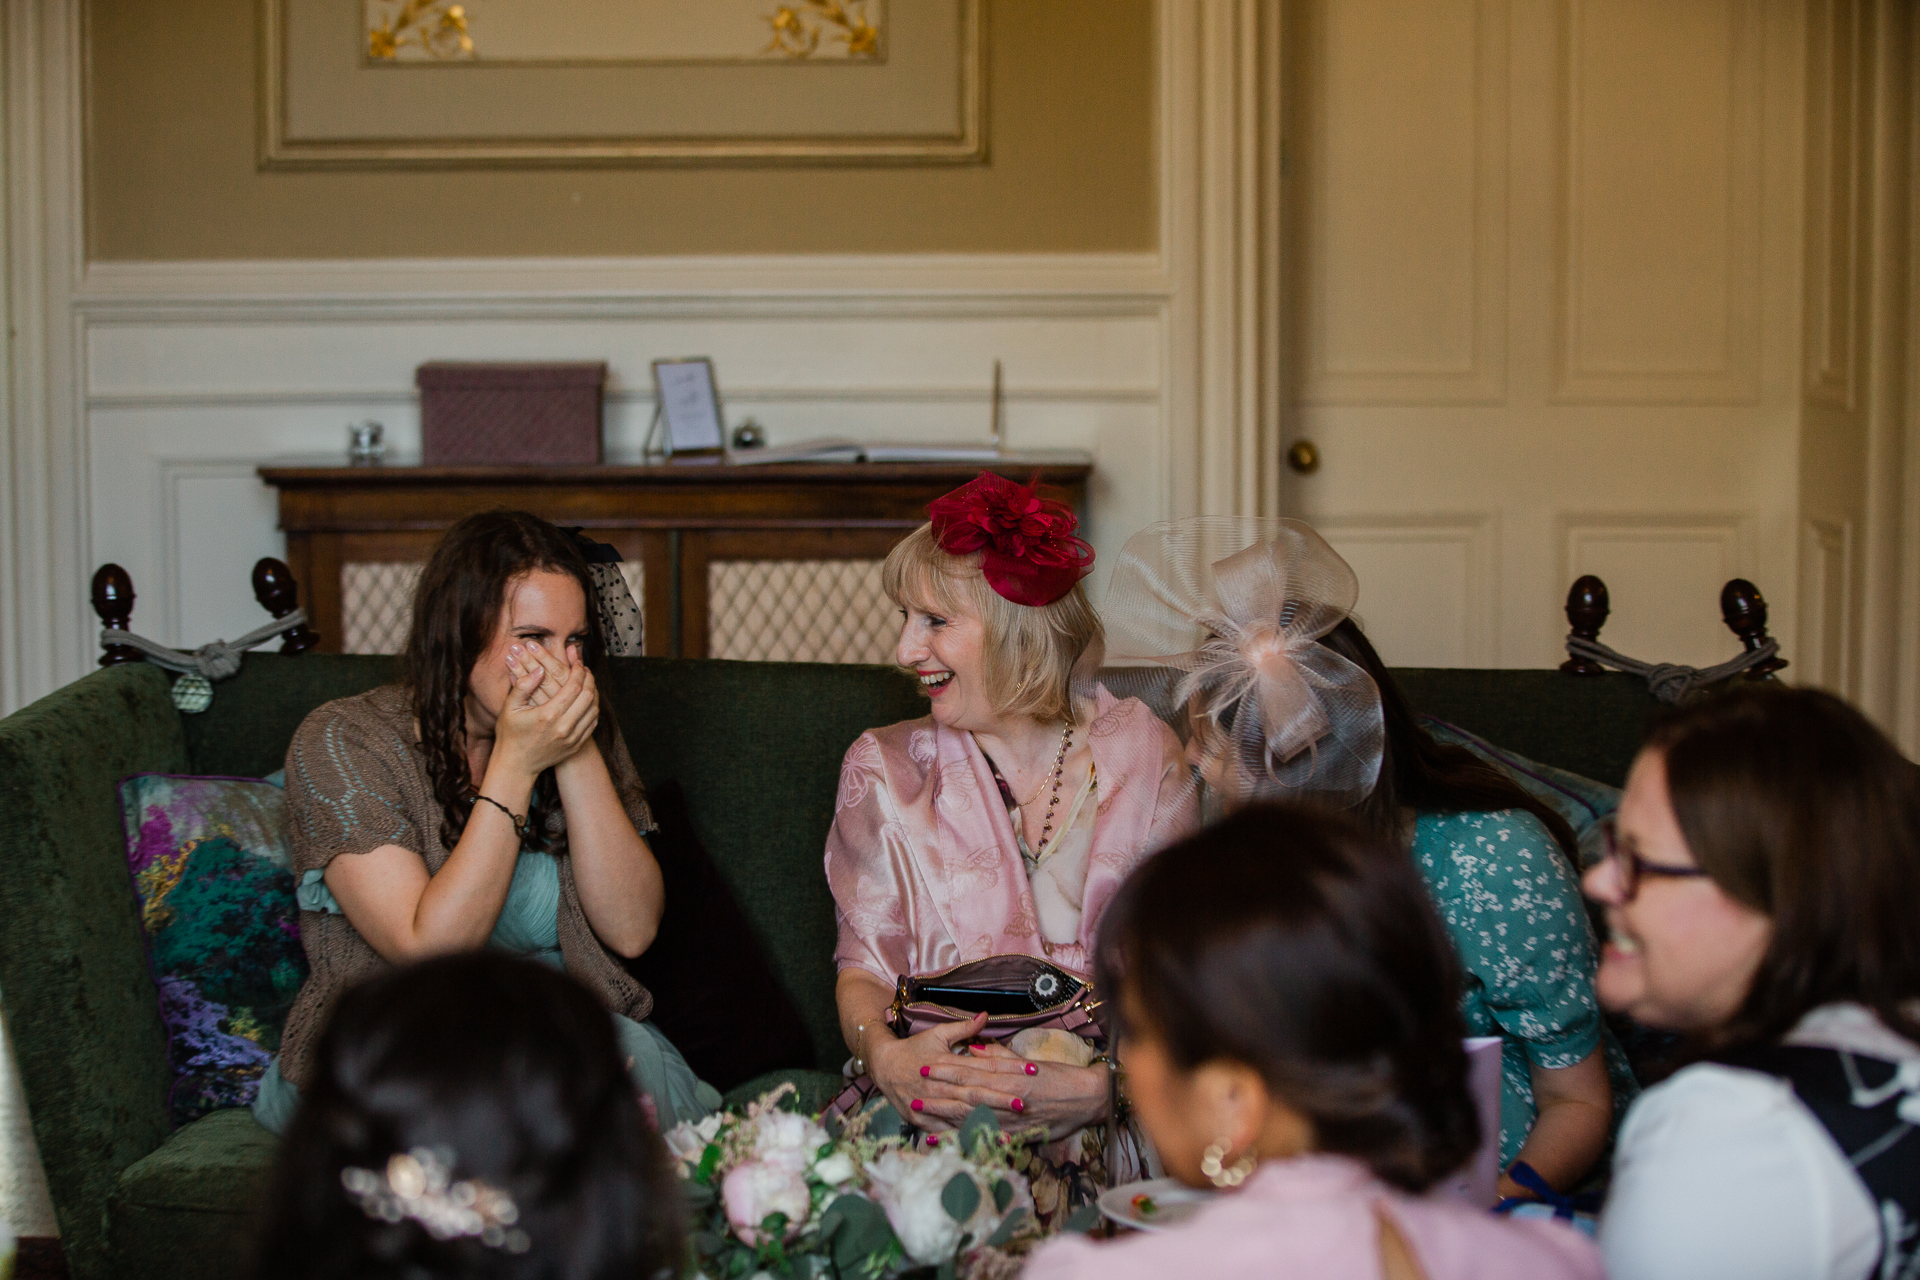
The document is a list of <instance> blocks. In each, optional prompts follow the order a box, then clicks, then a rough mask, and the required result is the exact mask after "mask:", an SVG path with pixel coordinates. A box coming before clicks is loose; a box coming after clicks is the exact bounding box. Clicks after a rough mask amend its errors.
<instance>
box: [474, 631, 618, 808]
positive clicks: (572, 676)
mask: <svg viewBox="0 0 1920 1280" xmlns="http://www.w3.org/2000/svg"><path fill="white" fill-rule="evenodd" d="M507 670H508V671H509V672H510V673H511V674H512V678H513V682H512V684H511V685H510V686H509V688H508V691H507V701H506V705H505V706H504V707H502V708H501V709H500V713H499V717H498V720H497V722H496V724H495V728H494V751H495V752H496V753H507V754H508V757H509V759H510V760H511V761H512V763H513V764H514V765H515V766H516V767H518V768H519V769H523V770H524V771H525V772H526V773H527V774H528V775H529V776H535V777H537V776H538V775H539V774H541V773H543V772H545V771H546V770H548V769H551V768H554V767H556V766H564V765H565V764H566V763H567V762H568V761H571V760H573V759H575V758H577V757H579V756H580V755H581V754H582V749H583V748H586V747H588V746H590V745H591V743H592V742H593V731H594V728H595V727H596V726H597V725H598V724H599V723H600V689H599V686H598V685H597V684H596V683H595V682H594V679H593V673H592V672H591V671H589V670H587V666H586V664H585V663H584V662H582V661H581V660H580V655H579V653H578V652H577V651H576V650H575V649H573V648H572V647H571V646H569V647H568V649H567V654H566V659H565V660H564V661H562V660H561V659H559V658H556V657H555V656H554V655H553V654H550V653H548V652H547V651H546V649H545V647H544V646H542V645H541V643H540V642H539V641H538V640H526V641H523V642H521V643H519V644H515V645H513V646H511V647H510V648H509V649H508V650H507Z"/></svg>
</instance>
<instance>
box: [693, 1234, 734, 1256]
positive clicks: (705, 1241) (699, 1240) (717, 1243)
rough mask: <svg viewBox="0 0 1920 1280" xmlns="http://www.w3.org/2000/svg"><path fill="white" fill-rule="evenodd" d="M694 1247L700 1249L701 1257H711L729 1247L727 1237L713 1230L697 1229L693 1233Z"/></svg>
mask: <svg viewBox="0 0 1920 1280" xmlns="http://www.w3.org/2000/svg"><path fill="white" fill-rule="evenodd" d="M693 1247H694V1248H695V1249H698V1250H699V1251H700V1256H701V1257H703V1258H711V1257H712V1256H713V1255H714V1254H716V1253H719V1252H720V1251H721V1250H722V1249H724V1248H726V1247H727V1241H726V1237H724V1236H721V1235H718V1234H716V1233H715V1232H712V1231H696V1232H694V1233H693Z"/></svg>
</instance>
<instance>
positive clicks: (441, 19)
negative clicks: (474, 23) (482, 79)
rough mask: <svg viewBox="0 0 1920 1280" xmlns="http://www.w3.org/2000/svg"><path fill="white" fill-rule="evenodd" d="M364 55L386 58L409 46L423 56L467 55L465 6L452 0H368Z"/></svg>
mask: <svg viewBox="0 0 1920 1280" xmlns="http://www.w3.org/2000/svg"><path fill="white" fill-rule="evenodd" d="M366 35H367V56H368V57H369V58H378V59H383V60H385V61H388V62H392V61H395V60H397V59H398V58H400V57H401V56H402V54H403V53H405V52H406V50H408V49H409V48H413V49H418V50H419V51H420V53H421V56H423V57H427V58H435V59H444V58H471V57H472V56H473V36H472V34H471V33H469V32H468V30H467V7H466V6H465V5H463V4H455V3H453V0H368V4H367V31H366Z"/></svg>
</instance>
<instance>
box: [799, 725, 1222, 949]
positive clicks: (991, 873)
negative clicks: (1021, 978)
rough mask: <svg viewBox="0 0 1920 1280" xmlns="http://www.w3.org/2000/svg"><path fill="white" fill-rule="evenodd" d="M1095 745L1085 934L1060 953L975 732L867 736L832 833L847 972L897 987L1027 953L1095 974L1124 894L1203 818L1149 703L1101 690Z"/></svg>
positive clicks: (830, 858)
mask: <svg viewBox="0 0 1920 1280" xmlns="http://www.w3.org/2000/svg"><path fill="white" fill-rule="evenodd" d="M1087 742H1088V744H1089V746H1090V747H1091V748H1092V751H1093V762H1094V767H1095V769H1096V770H1097V771H1098V775H1099V779H1100V785H1099V792H1098V804H1099V807H1098V809H1097V810H1096V812H1095V815H1094V830H1093V841H1092V845H1091V847H1090V849H1089V850H1088V854H1087V874H1086V886H1085V889H1084V891H1083V892H1082V896H1081V914H1080V936H1079V940H1078V941H1077V942H1073V943H1066V944H1062V945H1056V946H1054V947H1052V949H1051V952H1050V953H1049V951H1048V949H1047V948H1046V947H1044V946H1043V945H1042V944H1041V938H1040V930H1039V924H1038V916H1037V913H1036V911H1035V909H1034V902H1033V890H1032V886H1031V885H1030V884H1029V883H1028V880H1027V871H1026V865H1025V864H1024V863H1023V862H1022V861H1021V859H1020V849H1019V846H1018V845H1017V844H1016V843H1015V841H1014V834H1013V824H1012V821H1011V820H1010V819H1009V818H1008V816H1007V809H1006V805H1005V804H1004V803H1003V802H1002V800H1001V799H1000V792H999V789H998V788H997V787H996V786H995V785H994V781H993V771H992V770H991V768H989V766H988V764H987V758H986V756H984V755H983V754H981V751H980V748H979V747H978V746H977V745H976V744H975V743H974V740H973V735H972V734H970V733H966V732H964V731H961V730H955V729H948V728H945V727H943V726H941V725H939V724H937V723H935V722H934V720H933V718H932V717H931V716H928V717H924V718H922V719H919V720H908V721H905V722H903V723H901V724H895V725H888V726H887V727H886V728H884V729H874V730H871V731H869V732H867V733H863V734H861V735H860V737H859V739H858V740H857V741H856V742H855V743H854V744H853V745H852V746H851V747H849V748H848V749H847V755H846V760H845V761H844V762H843V763H842V764H841V766H840V794H839V797H838V799H837V801H836V803H835V806H834V818H833V829H832V830H831V831H830V832H828V834H827V858H826V862H827V883H828V884H829V886H831V888H832V890H833V900H834V904H835V906H836V907H837V908H838V913H839V918H840V942H839V945H838V946H837V947H836V948H835V949H834V959H835V961H836V962H837V964H838V967H839V968H841V969H845V968H847V967H849V966H852V967H855V968H860V969H865V970H866V971H867V972H869V973H871V974H873V975H874V976H875V977H877V978H879V979H880V980H881V981H882V982H884V983H886V984H887V985H888V986H889V987H891V986H892V985H893V984H894V981H895V980H896V979H897V978H899V977H900V975H902V974H916V975H917V974H927V973H938V972H939V971H941V970H943V969H949V968H952V967H953V966H954V965H957V964H961V963H963V962H965V961H969V960H980V959H984V958H985V957H987V956H992V955H1006V954H1009V953H1022V954H1026V955H1034V956H1046V957H1047V958H1048V959H1051V960H1052V961H1053V963H1055V964H1057V965H1059V966H1060V967H1061V968H1062V969H1065V970H1067V971H1068V972H1070V973H1075V974H1078V975H1080V976H1082V977H1086V976H1089V975H1090V974H1091V971H1092V968H1091V964H1090V962H1089V955H1090V953H1091V947H1092V944H1093V940H1094V935H1095V933H1096V932H1097V931H1098V929H1099V925H1100V914H1101V912H1102V911H1104V910H1105V909H1106V905H1107V902H1108V901H1109V900H1110V899H1111V898H1112V897H1113V894H1114V891H1115V890H1116V889H1118V888H1119V887H1120V882H1121V881H1122V880H1125V879H1126V877H1127V873H1128V872H1130V871H1132V870H1133V869H1134V867H1136V866H1137V865H1139V863H1140V861H1141V859H1143V858H1145V857H1146V856H1147V855H1148V854H1149V853H1152V852H1153V851H1154V850H1156V849H1158V848H1160V847H1161V846H1163V845H1165V844H1167V843H1168V842H1170V841H1172V840H1175V839H1178V838H1179V837H1181V836H1183V835H1185V834H1186V833H1187V831H1188V830H1189V829H1190V828H1191V827H1192V825H1193V822H1194V819H1195V817H1196V812H1195V801H1194V794H1193V788H1192V787H1191V786H1190V785H1189V775H1188V769H1187V764H1186V761H1185V759H1184V758H1183V757H1182V755H1181V753H1180V740H1179V738H1177V737H1175V736H1174V733H1173V730H1171V729H1169V728H1167V726H1166V725H1164V724H1162V723H1161V721H1160V719H1159V717H1157V716H1155V715H1154V714H1153V712H1152V711H1150V710H1148V709H1147V706H1146V704H1144V703H1142V702H1140V701H1139V700H1138V699H1135V698H1128V699H1126V700H1125V701H1121V700H1120V699H1118V698H1115V697H1114V696H1113V695H1112V694H1111V693H1108V692H1107V691H1106V689H1105V688H1096V689H1095V691H1094V711H1093V720H1092V722H1091V723H1090V724H1089V725H1088V727H1087Z"/></svg>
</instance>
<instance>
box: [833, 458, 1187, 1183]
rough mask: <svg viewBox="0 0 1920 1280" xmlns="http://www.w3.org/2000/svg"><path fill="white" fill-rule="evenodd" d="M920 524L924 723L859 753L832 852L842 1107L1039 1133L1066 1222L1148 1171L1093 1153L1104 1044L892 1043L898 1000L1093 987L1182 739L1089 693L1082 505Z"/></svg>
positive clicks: (862, 745) (865, 742)
mask: <svg viewBox="0 0 1920 1280" xmlns="http://www.w3.org/2000/svg"><path fill="white" fill-rule="evenodd" d="M930 514H931V515H932V517H933V519H932V521H931V522H930V523H929V524H927V525H923V526H921V528H919V529H918V530H916V531H915V532H914V533H912V534H910V535H909V536H908V537H907V538H906V539H905V540H904V541H903V542H901V543H900V545H899V546H897V547H895V548H894V550H893V553H892V554H891V555H889V556H888V558H887V562H886V566H885V571H884V581H885V587H886V591H887V594H888V595H889V596H890V597H892V599H893V601H894V602H895V603H896V604H897V605H899V607H900V613H901V619H902V623H901V632H900V643H899V647H898V649H897V651H896V654H895V657H896V660H897V661H898V662H899V664H900V665H901V666H902V667H905V668H907V669H908V670H909V671H911V672H912V673H913V675H914V677H915V678H916V679H917V680H918V681H919V682H920V685H921V687H922V688H923V689H924V690H925V691H926V695H927V697H928V699H929V701H930V702H931V704H932V705H931V708H930V714H928V715H927V716H924V717H922V718H921V719H918V720H910V721H907V722H905V723H903V724H896V725H889V726H888V727H886V728H883V729H876V730H873V731H870V732H868V733H865V734H863V735H861V737H860V738H859V739H858V740H857V741H856V742H855V743H854V744H853V746H852V747H851V748H850V749H849V750H848V751H847V755H846V759H845V761H844V763H843V764H842V767H841V773H840V790H839V796H838V801H837V805H836V811H835V815H834V823H833V829H832V831H831V832H830V833H829V834H828V837H827V850H826V870H827V879H828V882H829V884H830V886H831V888H832V891H833V896H834V901H835V903H836V905H837V907H838V911H839V917H840V939H839V945H838V947H837V948H836V951H835V960H836V961H837V963H838V966H839V971H840V976H839V983H838V986H837V988H836V995H837V998H838V1001H839V1006H840V1024H841V1029H842V1031H843V1032H844V1034H845V1036H846V1043H847V1047H848V1049H849V1050H850V1051H851V1053H852V1058H851V1059H850V1061H849V1063H848V1074H849V1075H850V1076H852V1077H854V1080H853V1084H852V1086H850V1088H849V1090H848V1092H847V1093H846V1094H843V1095H842V1100H841V1102H840V1104H839V1105H841V1106H843V1107H845V1106H852V1105H857V1104H858V1103H859V1102H860V1101H861V1100H863V1099H866V1098H870V1097H872V1096H873V1095H874V1094H876V1093H877V1094H884V1095H885V1097H886V1099H887V1100H888V1101H889V1102H891V1103H892V1104H893V1106H894V1107H895V1108H896V1109H897V1110H898V1111H899V1113H900V1114H901V1115H902V1116H903V1117H905V1118H906V1119H907V1120H908V1121H909V1122H910V1123H912V1124H914V1125H917V1126H919V1127H921V1128H923V1129H926V1130H930V1131H939V1130H944V1129H949V1128H953V1127H956V1126H958V1125H959V1124H960V1123H961V1121H962V1120H964V1119H965V1117H966V1115H967V1113H968V1112H969V1111H970V1110H972V1109H973V1108H974V1107H975V1106H978V1105H985V1106H988V1107H991V1108H993V1109H994V1111H995V1112H996V1113H997V1114H998V1117H999V1120H1000V1123H1001V1124H1002V1126H1004V1127H1005V1128H1007V1129H1008V1130H1011V1131H1024V1130H1029V1129H1033V1128H1042V1129H1044V1130H1045V1131H1046V1133H1047V1134H1048V1135H1049V1136H1050V1137H1051V1138H1052V1139H1054V1140H1055V1141H1054V1142H1053V1144H1052V1145H1051V1146H1050V1147H1049V1148H1048V1149H1047V1156H1046V1159H1045V1160H1044V1161H1043V1162H1041V1165H1040V1166H1039V1167H1036V1168H1035V1169H1034V1170H1032V1171H1031V1173H1032V1176H1033V1180H1034V1196H1035V1202H1036V1205H1037V1207H1038V1208H1039V1210H1040V1216H1041V1218H1042V1220H1043V1221H1058V1220H1059V1219H1060V1218H1062V1217H1064V1214H1061V1213H1060V1210H1061V1209H1062V1208H1064V1207H1066V1206H1067V1205H1069V1204H1072V1203H1078V1202H1083V1201H1084V1200H1085V1199H1086V1198H1088V1197H1089V1195H1090V1194H1091V1193H1092V1192H1093V1191H1094V1190H1095V1189H1096V1188H1097V1186H1098V1185H1100V1184H1101V1183H1103V1182H1104V1180H1105V1177H1104V1175H1105V1173H1106V1169H1105V1167H1104V1162H1105V1161H1107V1160H1108V1159H1113V1160H1115V1162H1116V1163H1117V1164H1120V1165H1122V1166H1123V1167H1125V1168H1126V1169H1127V1170H1128V1173H1129V1174H1131V1172H1132V1169H1133V1167H1134V1166H1132V1165H1130V1164H1128V1162H1127V1158H1126V1153H1124V1152H1121V1153H1116V1152H1108V1151H1106V1150H1105V1149H1104V1147H1103V1145H1102V1143H1101V1138H1100V1135H1101V1133H1102V1132H1104V1130H1105V1129H1106V1126H1105V1125H1103V1124H1099V1123H1098V1122H1099V1121H1102V1120H1104V1119H1105V1118H1106V1116H1107V1110H1108V1104H1107V1098H1108V1089H1109V1076H1108V1071H1107V1068H1106V1066H1105V1065H1104V1064H1102V1063H1097V1062H1093V1061H1091V1058H1092V1056H1093V1054H1094V1048H1093V1047H1092V1045H1091V1044H1089V1043H1088V1042H1087V1041H1083V1040H1081V1039H1079V1038H1077V1037H1073V1036H1070V1035H1067V1034H1065V1033H1058V1034H1056V1035H1055V1036H1054V1037H1053V1046H1052V1048H1051V1049H1043V1048H1042V1047H1038V1046H1035V1045H1033V1044H1031V1043H1030V1042H1029V1041H1027V1040H1026V1039H1024V1038H1015V1039H1013V1040H1011V1041H1010V1042H1008V1043H1006V1044H1003V1043H999V1042H997V1041H993V1042H987V1043H981V1042H980V1040H979V1036H980V1033H981V1031H982V1030H983V1029H984V1019H983V1017H976V1018H974V1019H972V1020H970V1021H956V1022H951V1023H947V1024H946V1025H941V1026H934V1027H932V1028H930V1029H927V1030H923V1031H920V1032H919V1033H917V1034H914V1035H910V1036H906V1037H905V1038H902V1037H901V1036H900V1035H897V1034H896V1031H895V1029H894V1028H893V1027H892V1026H890V1025H889V1019H888V1010H889V1007H890V1005H891V1004H892V1002H893V1000H894V994H895V986H896V983H897V982H898V981H899V980H900V979H901V978H903V977H923V976H926V975H929V974H937V973H940V972H942V971H944V970H947V969H950V968H953V967H954V966H956V965H959V964H962V963H965V962H972V961H978V960H983V959H986V958H988V957H990V956H1005V955H1017V956H1025V957H1034V958H1036V959H1039V960H1044V961H1046V962H1048V963H1050V964H1052V965H1053V966H1055V967H1057V968H1058V969H1059V970H1061V971H1062V972H1064V973H1065V974H1067V975H1070V976H1072V977H1074V978H1077V979H1080V980H1082V981H1084V980H1086V979H1088V978H1090V977H1091V976H1092V962H1091V959H1090V956H1091V947H1092V941H1093V937H1094V933H1095V931H1096V929H1097V928H1098V927H1099V921H1100V914H1101V912H1102V911H1103V910H1104V908H1105V906H1106V903H1107V900H1108V899H1109V898H1111V897H1112V895H1113V893H1114V891H1115V890H1116V889H1117V888H1118V887H1119V885H1120V882H1121V881H1122V880H1124V879H1125V878H1126V875H1127V873H1128V872H1129V871H1131V870H1132V869H1133V867H1134V866H1135V865H1136V864H1138V863H1139V862H1140V860H1141V859H1143V858H1144V857H1146V855H1147V854H1148V853H1150V852H1151V851H1152V850H1153V849H1155V848H1157V847H1159V845H1160V844H1162V843H1165V841H1166V840H1167V839H1169V838H1174V837H1177V836H1178V835H1179V834H1181V833H1182V832H1183V831H1184V830H1185V828H1186V827H1187V826H1188V825H1189V824H1190V822H1191V820H1192V817H1193V812H1194V811H1193V803H1192V801H1193V796H1192V788H1191V787H1190V786H1189V785H1188V776H1189V775H1188V770H1187V768H1186V766H1185V764H1184V762H1183V761H1182V759H1181V756H1180V743H1179V740H1178V739H1177V738H1176V737H1174V735H1173V732H1172V731H1171V730H1170V729H1168V728H1167V727H1166V726H1165V725H1164V724H1162V723H1161V722H1160V720H1159V719H1158V718H1156V717H1155V716H1154V714H1153V713H1152V712H1151V711H1149V710H1148V709H1147V708H1146V707H1145V706H1144V705H1143V704H1141V703H1140V702H1138V701H1136V700H1133V699H1126V700H1121V699H1118V698H1115V697H1114V696H1113V695H1112V694H1110V693H1108V692H1107V690H1106V689H1105V688H1103V687H1100V686H1099V685H1097V684H1094V683H1093V682H1092V680H1091V679H1090V678H1089V677H1090V675H1091V673H1092V671H1093V670H1095V669H1096V668H1097V667H1098V665H1099V661H1100V654H1101V652H1102V648H1103V646H1102V640H1101V629H1100V621H1099V618H1098V616H1097V615H1096V614H1095V613H1094V611H1093V609H1092V607H1091V606H1090V605H1089V604H1088V602H1087V598H1086V593H1085V591H1084V590H1083V588H1082V587H1081V585H1080V579H1081V577H1082V576H1084V575H1085V574H1086V572H1087V571H1088V570H1089V569H1090V568H1091V564H1092V559H1093V552H1092V549H1091V548H1089V547H1088V546H1087V545H1086V544H1085V543H1084V542H1082V541H1080V539H1078V538H1076V537H1074V536H1073V529H1074V523H1075V522H1074V518H1073V515H1072V513H1071V512H1070V511H1068V510H1067V509H1066V508H1065V507H1064V506H1062V505H1061V504H1059V503H1055V502H1050V501H1047V500H1044V499H1042V498H1040V497H1039V496H1038V495H1036V494H1035V493H1034V492H1033V491H1032V490H1031V489H1028V488H1027V487H1026V486H1024V485H1019V484H1015V483H1014V482H1012V481H1009V480H1004V479H1001V478H1000V477H998V476H994V475H982V476H981V477H980V478H979V479H977V480H975V481H973V482H972V483H970V484H968V485H966V486H964V487H963V488H961V489H959V490H957V491H955V492H954V493H952V494H949V495H947V496H946V497H945V498H942V499H940V500H939V501H937V502H935V503H934V504H933V505H932V507H931V508H930ZM1123 1145H1124V1144H1123Z"/></svg>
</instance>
